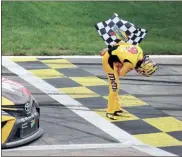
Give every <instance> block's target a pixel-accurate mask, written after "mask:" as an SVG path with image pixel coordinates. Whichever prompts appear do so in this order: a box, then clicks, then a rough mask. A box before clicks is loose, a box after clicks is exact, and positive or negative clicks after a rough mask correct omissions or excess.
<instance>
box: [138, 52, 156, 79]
mask: <svg viewBox="0 0 182 157" xmlns="http://www.w3.org/2000/svg"><path fill="white" fill-rule="evenodd" d="M157 69H158V67H157V64H156V63H155V62H154V61H153V60H152V59H150V58H149V56H144V58H143V59H142V60H140V61H138V63H137V66H136V68H135V70H136V71H137V72H138V73H139V74H142V75H143V76H146V77H149V76H152V74H154V73H155V72H156V70H157Z"/></svg>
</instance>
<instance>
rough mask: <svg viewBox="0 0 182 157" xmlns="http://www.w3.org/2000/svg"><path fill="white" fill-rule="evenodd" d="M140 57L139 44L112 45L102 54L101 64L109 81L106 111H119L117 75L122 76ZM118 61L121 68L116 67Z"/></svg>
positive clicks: (112, 112)
mask: <svg viewBox="0 0 182 157" xmlns="http://www.w3.org/2000/svg"><path fill="white" fill-rule="evenodd" d="M142 58H143V51H142V49H141V48H140V47H139V46H134V45H131V44H126V43H120V44H118V45H114V46H113V47H111V48H109V49H108V50H107V51H106V52H105V54H104V55H103V56H102V66H103V69H104V71H105V73H106V75H107V78H108V83H109V96H108V104H107V105H108V107H107V113H109V114H114V113H115V112H116V111H121V105H120V102H119V96H118V93H119V90H120V83H119V77H120V76H121V77H124V76H125V75H126V74H127V73H128V72H129V71H131V70H132V69H134V68H135V67H136V64H137V62H138V61H139V60H141V59H142ZM118 63H119V64H120V65H121V69H118V66H117V65H118Z"/></svg>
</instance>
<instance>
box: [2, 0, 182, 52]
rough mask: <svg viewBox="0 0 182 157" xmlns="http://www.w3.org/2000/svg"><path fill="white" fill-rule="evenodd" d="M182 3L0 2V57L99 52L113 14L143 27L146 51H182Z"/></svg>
mask: <svg viewBox="0 0 182 157" xmlns="http://www.w3.org/2000/svg"><path fill="white" fill-rule="evenodd" d="M181 8H182V2H122V1H121V2H40V1H39V2H2V55H98V54H99V51H100V50H101V49H103V48H104V47H106V45H105V43H104V42H103V40H102V39H101V37H100V36H99V34H98V33H97V31H96V29H95V27H94V25H95V23H97V22H100V21H104V20H107V19H108V18H110V17H111V16H112V15H113V13H118V14H119V16H120V17H121V18H122V19H124V20H128V21H130V22H132V23H134V24H136V25H137V26H139V27H142V28H145V29H147V30H148V34H147V35H146V37H145V39H144V40H143V42H142V43H141V47H142V48H143V50H144V52H145V53H147V54H182V20H181V19H182V17H181V15H182V9H181Z"/></svg>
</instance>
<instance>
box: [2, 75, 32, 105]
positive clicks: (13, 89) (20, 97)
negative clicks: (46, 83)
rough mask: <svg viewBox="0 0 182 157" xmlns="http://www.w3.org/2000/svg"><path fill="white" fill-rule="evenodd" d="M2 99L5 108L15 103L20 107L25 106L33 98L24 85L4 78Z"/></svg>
mask: <svg viewBox="0 0 182 157" xmlns="http://www.w3.org/2000/svg"><path fill="white" fill-rule="evenodd" d="M2 98H3V100H4V102H2V105H3V106H5V105H13V103H14V104H16V105H18V104H25V103H26V102H28V101H29V100H30V98H31V94H30V92H29V91H28V90H27V89H26V88H25V87H24V86H23V85H21V84H19V83H17V82H14V81H11V80H8V79H4V78H3V79H2ZM9 102H12V103H9ZM8 103H9V104H8Z"/></svg>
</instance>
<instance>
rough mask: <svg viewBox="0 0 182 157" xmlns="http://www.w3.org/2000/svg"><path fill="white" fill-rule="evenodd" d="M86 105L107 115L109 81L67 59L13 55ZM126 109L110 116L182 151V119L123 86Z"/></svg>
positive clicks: (149, 139) (147, 140)
mask: <svg viewBox="0 0 182 157" xmlns="http://www.w3.org/2000/svg"><path fill="white" fill-rule="evenodd" d="M11 59H12V60H13V61H14V62H16V63H17V64H19V65H20V66H22V67H23V68H25V69H26V70H28V71H30V72H31V73H32V74H34V75H35V76H37V77H39V78H41V79H43V80H45V81H47V82H48V83H49V84H51V85H53V86H54V87H56V88H57V89H58V90H60V91H62V92H64V93H66V94H67V95H69V96H71V97H72V98H74V99H75V100H77V101H79V102H80V103H82V104H83V105H84V106H86V107H88V108H90V109H92V110H94V111H95V112H97V113H98V114H99V115H100V116H102V117H105V110H106V107H107V95H108V83H107V81H105V80H102V79H100V78H98V77H96V76H94V75H92V74H91V73H89V72H87V71H85V70H83V69H81V68H79V67H78V66H76V65H74V64H72V63H71V62H69V61H68V60H66V59H49V58H46V59H43V58H42V59H38V58H11ZM120 102H121V103H122V108H123V109H124V110H125V111H126V113H124V114H123V116H122V117H121V118H119V119H118V120H117V121H112V120H109V119H107V118H106V117H105V118H106V119H107V120H108V121H110V122H111V123H113V124H115V125H116V126H118V127H120V128H121V129H123V130H125V131H127V132H128V133H130V134H131V135H133V136H134V137H136V138H137V139H139V140H141V141H142V142H144V143H145V144H149V145H152V146H155V147H158V148H161V149H163V150H166V151H169V152H172V153H174V154H180V155H181V154H182V122H181V121H179V120H177V119H175V118H174V117H171V116H169V115H167V114H165V113H163V112H161V111H159V110H157V109H155V108H154V107H152V106H150V105H149V104H147V103H146V102H143V101H141V100H140V99H138V98H136V97H134V96H132V95H130V94H128V93H127V92H125V91H123V90H120Z"/></svg>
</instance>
